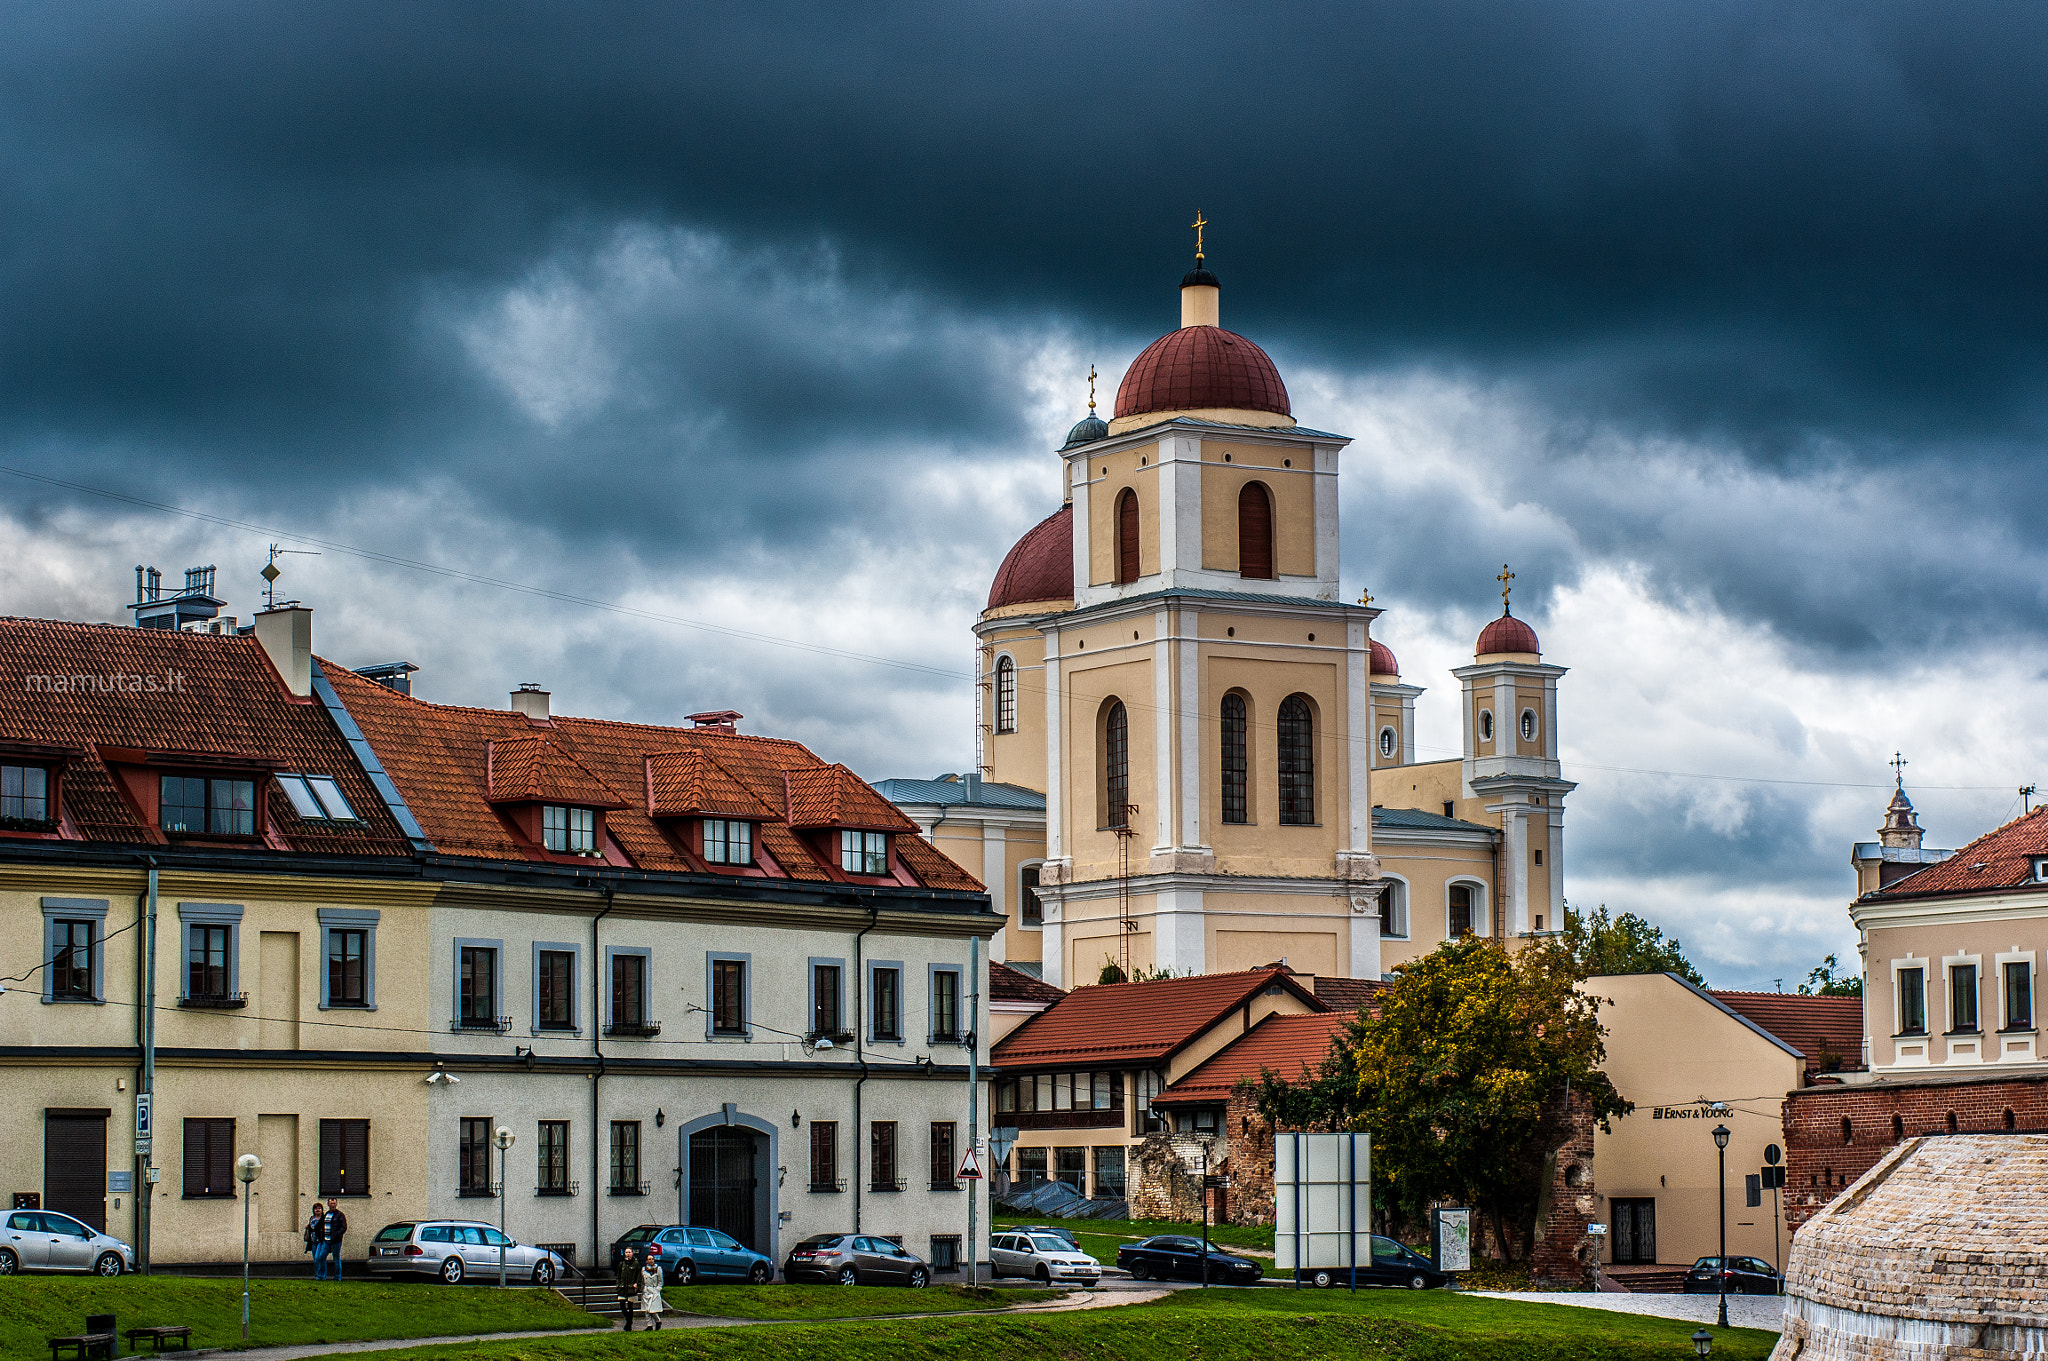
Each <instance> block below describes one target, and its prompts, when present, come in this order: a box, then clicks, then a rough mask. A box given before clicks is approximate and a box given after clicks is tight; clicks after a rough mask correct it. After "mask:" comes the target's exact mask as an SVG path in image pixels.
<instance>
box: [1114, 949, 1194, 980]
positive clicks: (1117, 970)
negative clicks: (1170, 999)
mask: <svg viewBox="0 0 2048 1361" xmlns="http://www.w3.org/2000/svg"><path fill="white" fill-rule="evenodd" d="M1193 973H1194V970H1193V969H1183V970H1181V971H1180V972H1179V973H1175V972H1174V971H1173V970H1172V969H1171V968H1166V967H1161V968H1156V969H1148V968H1146V967H1145V966H1144V965H1142V964H1140V965H1138V966H1137V967H1135V968H1133V969H1132V970H1131V971H1130V973H1129V974H1128V975H1126V974H1125V973H1124V971H1123V966H1122V965H1120V964H1118V963H1117V962H1116V961H1115V960H1113V959H1111V958H1109V957H1108V956H1107V955H1105V956H1103V959H1102V972H1101V973H1100V974H1098V975H1096V978H1095V981H1096V982H1097V983H1150V982H1152V981H1153V980H1154V979H1159V978H1187V977H1189V976H1190V975H1192V974H1193Z"/></svg>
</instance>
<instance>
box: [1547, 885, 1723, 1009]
mask: <svg viewBox="0 0 2048 1361" xmlns="http://www.w3.org/2000/svg"><path fill="white" fill-rule="evenodd" d="M1564 948H1565V949H1566V950H1568V951H1570V952H1571V956H1572V958H1573V959H1574V960H1575V961H1577V963H1578V967H1579V969H1580V970H1581V971H1582V972H1583V973H1584V974H1585V975H1586V976H1587V977H1589V978H1590V977H1592V976H1593V975H1595V974H1606V973H1675V974H1677V975H1678V976H1679V977H1680V978H1683V979H1685V980H1687V981H1688V982H1690V983H1693V984H1694V985H1696V986H1698V987H1702V988H1704V987H1705V986H1707V980H1706V979H1705V978H1703V977H1701V976H1700V971H1699V970H1698V969H1695V968H1694V967H1693V966H1692V962H1691V961H1690V960H1688V959H1687V958H1686V957H1685V950H1684V947H1682V946H1681V945H1680V944H1679V943H1678V941H1677V939H1676V938H1675V937H1674V938H1671V939H1666V938H1665V935H1664V933H1663V932H1662V931H1661V930H1659V929H1658V928H1657V927H1654V926H1652V925H1650V923H1648V922H1647V921H1645V920H1643V919H1642V918H1641V917H1639V916H1637V915H1636V914H1635V913H1633V912H1624V913H1622V914H1621V915H1620V916H1619V917H1609V916H1608V915H1607V904H1605V903H1602V904H1600V906H1599V907H1597V908H1595V909H1593V911H1591V912H1578V911H1574V910H1573V909H1572V908H1570V907H1567V908H1566V909H1565V913H1564Z"/></svg>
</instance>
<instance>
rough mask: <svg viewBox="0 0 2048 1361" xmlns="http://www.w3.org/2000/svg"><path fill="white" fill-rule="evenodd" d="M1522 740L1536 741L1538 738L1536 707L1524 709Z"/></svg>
mask: <svg viewBox="0 0 2048 1361" xmlns="http://www.w3.org/2000/svg"><path fill="white" fill-rule="evenodd" d="M1522 740H1523V741H1524V742H1534V741H1535V740H1536V711H1535V710H1534V709H1524V710H1522Z"/></svg>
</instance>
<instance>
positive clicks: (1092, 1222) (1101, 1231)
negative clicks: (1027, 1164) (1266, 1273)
mask: <svg viewBox="0 0 2048 1361" xmlns="http://www.w3.org/2000/svg"><path fill="white" fill-rule="evenodd" d="M1019 1224H1059V1225H1061V1226H1063V1227H1065V1228H1069V1229H1072V1230H1073V1231H1074V1232H1075V1234H1077V1235H1079V1234H1083V1233H1086V1234H1095V1235H1107V1236H1109V1237H1111V1238H1118V1239H1124V1240H1127V1241H1128V1240H1130V1239H1135V1238H1150V1237H1151V1236H1152V1235H1153V1234H1155V1233H1179V1234H1186V1235H1187V1236H1188V1237H1190V1238H1200V1237H1201V1236H1202V1222H1201V1221H1200V1220H1196V1221H1195V1222H1194V1223H1192V1224H1176V1223H1174V1222H1173V1221H1172V1220H1167V1219H1043V1218H1040V1219H1017V1218H1015V1217H1013V1216H1010V1215H999V1216H997V1218H996V1222H995V1227H996V1228H997V1229H998V1230H1000V1229H1007V1228H1012V1227H1015V1226H1016V1225H1019ZM1209 1241H1210V1242H1211V1243H1218V1244H1221V1245H1222V1246H1224V1247H1227V1248H1256V1249H1257V1250H1258V1251H1260V1252H1271V1251H1272V1250H1273V1227H1272V1225H1270V1224H1211V1225H1210V1226H1209ZM1115 1256H1116V1254H1115V1253H1114V1252H1112V1253H1110V1257H1111V1258H1112V1259H1114V1258H1115Z"/></svg>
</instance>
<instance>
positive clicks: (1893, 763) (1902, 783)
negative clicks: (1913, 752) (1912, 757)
mask: <svg viewBox="0 0 2048 1361" xmlns="http://www.w3.org/2000/svg"><path fill="white" fill-rule="evenodd" d="M1886 764H1887V765H1889V766H1890V767H1891V768H1892V780H1893V782H1894V783H1896V784H1897V785H1898V787H1899V788H1900V789H1904V788H1905V787H1906V767H1907V766H1909V765H1911V764H1913V763H1912V762H1911V761H1908V760H1907V759H1906V758H1905V755H1904V754H1903V753H1901V752H1896V751H1895V752H1893V753H1892V759H1891V760H1890V761H1888V762H1886Z"/></svg>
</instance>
